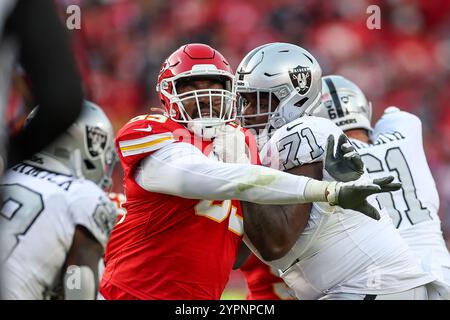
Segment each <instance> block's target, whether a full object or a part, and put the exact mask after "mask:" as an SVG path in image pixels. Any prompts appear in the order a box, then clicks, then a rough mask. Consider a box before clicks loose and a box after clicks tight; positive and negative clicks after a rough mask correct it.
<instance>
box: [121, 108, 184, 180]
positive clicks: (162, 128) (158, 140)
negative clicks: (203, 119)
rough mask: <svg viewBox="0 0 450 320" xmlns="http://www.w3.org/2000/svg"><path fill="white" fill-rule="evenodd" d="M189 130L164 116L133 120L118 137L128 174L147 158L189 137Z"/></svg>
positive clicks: (122, 160)
mask: <svg viewBox="0 0 450 320" xmlns="http://www.w3.org/2000/svg"><path fill="white" fill-rule="evenodd" d="M186 130H187V129H186V128H184V127H183V126H181V125H180V124H178V123H176V122H174V121H173V120H171V119H169V118H167V117H166V116H164V115H160V114H155V115H142V116H138V117H135V118H133V119H131V120H130V121H129V122H128V123H127V124H126V125H125V126H124V127H123V128H122V129H120V130H119V132H118V133H117V135H116V141H115V142H116V148H117V152H118V154H119V158H120V160H121V162H122V167H123V169H124V171H125V173H126V174H128V173H129V171H130V169H131V168H133V166H134V165H135V164H136V163H138V162H139V161H140V160H142V159H143V158H145V157H146V156H148V155H150V154H152V153H153V152H155V151H157V150H159V149H161V148H162V147H164V146H166V145H168V144H171V143H174V142H177V141H179V140H180V139H181V140H182V138H183V136H189V134H188V133H187V132H185V131H186Z"/></svg>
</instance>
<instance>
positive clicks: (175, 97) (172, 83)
mask: <svg viewBox="0 0 450 320" xmlns="http://www.w3.org/2000/svg"><path fill="white" fill-rule="evenodd" d="M196 78H197V79H205V78H206V79H211V78H212V79H216V80H219V81H220V82H222V83H223V84H224V88H225V89H201V90H193V91H190V92H185V93H181V94H178V93H177V90H176V84H177V81H180V79H183V81H186V80H195V79H196ZM233 79H234V75H233V71H232V69H231V67H230V64H229V63H228V62H227V60H226V59H225V58H224V57H223V56H222V54H220V53H219V52H218V51H217V50H214V49H213V48H211V47H210V46H208V45H205V44H200V43H192V44H187V45H183V46H181V47H180V48H179V49H178V50H176V51H175V52H174V53H172V54H171V55H170V56H169V58H167V60H166V61H165V62H164V63H163V65H162V67H161V70H160V72H159V75H158V84H157V86H156V91H157V92H158V94H159V97H160V99H161V102H162V104H163V105H164V108H165V110H166V112H167V113H168V114H169V115H170V117H171V119H173V120H174V121H176V122H181V123H183V124H186V125H187V127H188V128H189V129H190V130H191V131H193V132H194V133H196V132H199V131H198V130H200V131H202V132H205V129H206V128H215V127H217V126H218V125H223V124H225V123H227V122H230V121H233V120H235V118H236V112H235V102H236V92H235V90H234V85H233ZM203 97H208V98H209V104H210V105H209V116H205V110H200V109H201V106H200V103H199V98H203ZM213 98H214V100H215V101H218V98H220V114H219V115H218V116H217V114H213ZM188 99H195V101H196V105H197V111H198V112H197V114H198V118H195V119H192V118H191V116H190V115H189V114H188V113H187V112H186V110H185V108H184V106H183V101H186V100H188ZM202 114H203V115H202Z"/></svg>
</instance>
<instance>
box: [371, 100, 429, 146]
mask: <svg viewBox="0 0 450 320" xmlns="http://www.w3.org/2000/svg"><path fill="white" fill-rule="evenodd" d="M383 134H392V135H395V136H398V137H399V138H402V139H408V140H411V141H419V142H420V143H422V121H421V120H420V119H419V118H418V117H417V116H415V115H413V114H412V113H409V112H406V111H401V110H400V109H399V108H397V107H389V108H386V109H385V110H384V113H383V116H382V117H381V118H380V120H378V122H377V123H376V125H375V127H374V130H373V133H372V137H371V139H372V141H376V140H377V139H378V138H380V136H381V135H383Z"/></svg>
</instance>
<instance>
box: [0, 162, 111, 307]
mask: <svg viewBox="0 0 450 320" xmlns="http://www.w3.org/2000/svg"><path fill="white" fill-rule="evenodd" d="M0 193H2V194H3V198H4V201H3V205H2V206H1V208H0V214H1V215H0V217H1V218H0V220H1V221H0V222H1V225H0V228H1V232H0V235H1V247H0V259H1V260H0V261H1V265H2V266H1V268H2V279H1V283H2V298H3V299H45V298H47V297H48V296H47V293H50V292H51V291H52V290H53V289H54V288H55V287H56V286H57V285H59V281H60V277H61V271H62V270H61V269H62V266H63V264H64V262H65V260H66V255H67V252H68V251H69V249H70V247H71V245H72V240H73V235H74V233H75V227H76V226H77V225H80V226H83V227H85V228H86V229H87V230H88V231H90V233H91V234H92V235H93V236H94V237H95V239H96V240H97V241H98V242H99V243H100V244H101V245H102V246H103V247H105V245H106V241H107V240H108V238H109V233H110V231H111V229H112V226H113V224H114V221H115V208H114V205H113V204H112V202H111V201H110V200H109V199H108V197H107V196H106V195H105V194H104V192H103V191H102V190H101V189H100V188H99V187H98V186H97V185H95V184H94V183H93V182H91V181H89V180H84V179H75V178H73V177H70V176H65V175H61V174H57V173H52V172H49V171H45V170H41V169H37V168H35V167H33V166H30V165H26V164H23V163H21V164H18V165H16V166H15V167H13V168H12V169H10V170H8V171H7V172H6V173H5V176H4V177H3V181H2V184H1V185H0Z"/></svg>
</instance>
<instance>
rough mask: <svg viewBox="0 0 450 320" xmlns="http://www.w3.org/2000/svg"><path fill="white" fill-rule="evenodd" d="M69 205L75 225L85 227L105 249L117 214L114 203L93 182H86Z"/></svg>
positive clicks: (75, 193) (81, 184)
mask: <svg viewBox="0 0 450 320" xmlns="http://www.w3.org/2000/svg"><path fill="white" fill-rule="evenodd" d="M75 191H76V192H74V194H73V196H72V197H71V199H70V203H69V214H70V219H71V221H72V223H73V225H75V226H76V225H79V226H83V227H85V228H86V229H87V230H88V231H89V232H90V233H91V234H92V235H93V236H94V237H95V239H97V241H98V242H99V243H100V244H101V245H102V246H103V248H105V246H106V242H107V241H108V239H109V236H110V233H111V230H112V228H113V226H114V224H115V222H116V219H117V214H116V207H115V205H114V203H113V202H112V201H111V200H109V198H108V196H107V195H106V194H105V193H104V192H103V191H102V190H101V189H100V188H99V187H98V186H97V185H95V184H94V183H92V182H91V181H87V180H84V181H83V183H80V186H79V188H77V189H76V190H75Z"/></svg>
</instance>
